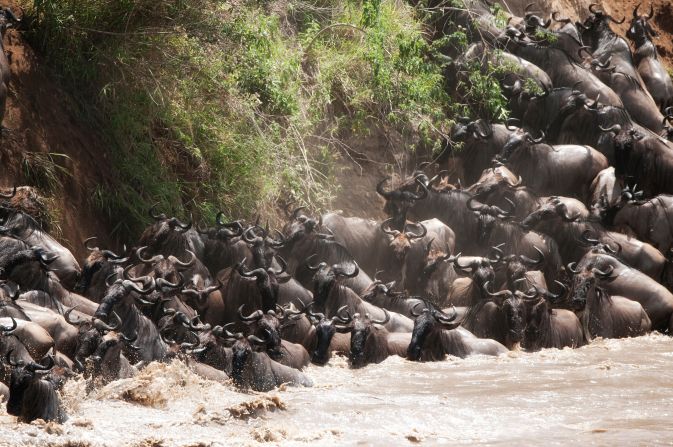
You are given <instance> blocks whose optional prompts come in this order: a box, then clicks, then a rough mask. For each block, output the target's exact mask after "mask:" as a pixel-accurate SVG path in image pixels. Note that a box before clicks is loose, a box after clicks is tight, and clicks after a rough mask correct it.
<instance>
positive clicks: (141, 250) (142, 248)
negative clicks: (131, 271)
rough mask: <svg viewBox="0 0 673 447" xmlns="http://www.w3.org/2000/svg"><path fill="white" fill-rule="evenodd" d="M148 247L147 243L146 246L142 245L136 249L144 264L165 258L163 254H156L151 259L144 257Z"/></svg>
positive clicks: (139, 258)
mask: <svg viewBox="0 0 673 447" xmlns="http://www.w3.org/2000/svg"><path fill="white" fill-rule="evenodd" d="M145 249H147V245H145V246H144V247H140V248H139V249H137V250H136V257H137V258H138V260H139V261H140V262H142V263H144V264H154V263H155V262H157V261H159V260H161V259H162V258H163V256H162V255H154V256H152V257H151V258H149V259H145V258H143V251H144V250H145Z"/></svg>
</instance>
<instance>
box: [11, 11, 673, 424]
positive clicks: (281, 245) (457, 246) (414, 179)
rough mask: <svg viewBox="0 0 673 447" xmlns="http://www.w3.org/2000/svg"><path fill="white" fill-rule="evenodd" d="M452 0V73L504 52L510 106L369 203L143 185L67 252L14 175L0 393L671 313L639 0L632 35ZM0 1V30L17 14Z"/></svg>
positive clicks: (485, 345) (542, 338) (291, 380)
mask: <svg viewBox="0 0 673 447" xmlns="http://www.w3.org/2000/svg"><path fill="white" fill-rule="evenodd" d="M467 3H468V4H467V7H468V12H469V13H468V12H465V11H452V12H449V13H447V14H449V15H450V16H451V17H450V19H451V21H452V23H455V24H462V25H463V26H464V27H465V28H466V29H467V30H468V31H469V35H470V36H473V37H474V40H475V42H476V43H474V44H473V45H472V46H471V47H470V48H468V50H467V51H465V52H464V53H463V54H461V55H456V57H455V58H454V59H453V60H452V68H453V70H454V72H455V73H454V76H453V81H454V82H457V81H458V80H459V78H460V76H461V73H463V71H461V70H460V67H461V66H463V65H464V64H471V63H474V61H478V62H484V61H487V62H488V64H491V65H493V64H496V65H497V64H502V70H499V71H498V73H499V76H500V78H499V81H500V82H501V84H502V87H503V91H504V92H506V95H507V97H508V100H509V104H510V108H511V110H512V116H511V117H510V119H508V120H507V121H506V122H505V123H489V122H487V121H486V120H485V119H481V118H479V117H472V118H460V119H458V120H457V122H456V124H455V126H454V128H453V131H452V134H451V141H450V144H447V148H446V152H445V156H444V157H442V158H441V159H440V161H439V162H438V163H425V164H423V165H421V166H419V167H418V168H417V169H416V170H415V171H414V172H413V173H412V174H411V175H409V176H407V177H404V178H400V179H396V181H395V182H393V181H392V179H391V178H383V179H382V180H381V181H380V182H379V184H378V185H377V187H376V192H377V193H378V194H379V195H380V196H381V198H382V199H383V200H384V202H385V203H384V205H383V210H384V212H385V213H386V214H387V215H388V218H387V219H385V220H382V221H375V220H371V219H368V218H366V217H345V216H343V215H341V214H339V213H326V214H317V213H313V212H311V211H310V210H308V209H307V208H305V207H298V208H295V209H294V210H291V209H290V207H289V206H288V207H286V208H285V212H286V222H285V225H284V226H283V228H282V229H279V230H273V231H271V230H270V229H269V228H268V226H263V225H260V224H259V222H256V223H250V222H246V221H244V220H234V221H231V222H228V221H226V220H225V218H224V216H225V214H224V213H220V214H218V215H217V218H216V219H215V222H213V224H212V226H205V227H202V226H200V225H194V224H193V222H192V220H191V219H190V220H189V221H182V220H180V219H178V218H176V217H172V216H168V215H166V214H164V213H161V212H158V211H157V210H156V209H155V208H156V207H153V208H152V209H151V210H150V211H149V215H150V216H151V219H152V221H153V223H152V224H151V225H149V226H148V227H147V229H146V230H145V231H144V232H143V234H142V235H141V236H140V238H139V240H138V242H137V243H135V244H132V246H130V247H129V248H128V249H127V248H124V250H123V251H121V252H119V253H116V252H115V251H113V250H107V249H103V248H100V247H98V246H97V245H98V244H97V243H96V241H97V240H96V238H94V237H92V238H89V239H87V240H86V241H84V246H85V247H86V249H87V250H88V251H89V256H88V257H87V258H86V259H85V260H84V261H83V264H82V267H80V264H79V263H78V261H77V260H76V259H75V257H74V256H73V255H72V253H71V252H70V251H69V250H68V249H66V248H65V247H63V246H62V245H61V244H59V243H58V242H57V241H56V240H55V239H54V238H53V237H51V236H50V235H49V234H48V232H47V231H45V230H44V229H43V227H42V225H41V224H40V223H39V222H38V221H37V220H36V219H35V218H34V217H32V216H31V215H29V214H27V213H26V212H24V211H22V209H21V206H20V200H19V198H18V196H17V191H19V190H23V189H25V187H22V188H20V189H19V188H14V189H13V190H10V191H7V190H5V191H4V192H3V193H2V194H1V195H0V219H1V220H0V223H1V224H0V281H1V283H0V299H1V300H2V303H1V305H0V356H1V358H2V362H1V365H0V381H1V382H2V385H1V386H0V388H2V389H1V390H0V391H1V392H2V393H3V394H4V395H5V396H6V398H7V411H8V412H9V413H10V414H12V415H15V416H18V417H19V418H20V419H21V420H23V421H27V422H29V421H32V420H34V419H37V418H41V419H44V420H55V421H58V422H62V421H64V420H66V419H67V415H66V413H65V411H64V408H63V406H62V404H61V403H60V401H59V396H58V390H59V389H60V388H61V387H62V386H63V384H64V383H65V382H66V381H67V380H69V379H70V378H72V377H73V376H76V375H80V374H81V375H83V376H84V377H85V378H86V379H87V381H88V384H89V387H90V388H92V387H96V386H101V385H104V384H106V383H109V382H111V381H114V380H117V379H120V378H128V377H132V376H134V375H135V374H137V373H138V371H139V370H140V369H142V368H143V367H145V366H146V365H147V364H149V363H150V362H154V361H159V362H165V361H170V360H173V359H179V360H181V361H183V362H185V363H186V364H187V365H188V366H189V367H190V368H191V369H192V370H193V371H194V372H195V373H196V374H199V375H201V376H203V377H205V378H208V379H211V380H220V381H228V380H232V381H233V383H234V384H235V385H236V386H238V387H240V388H244V389H248V388H250V389H253V390H258V391H265V390H269V389H272V388H274V387H277V386H279V385H281V384H291V385H299V386H311V385H312V380H311V379H310V377H309V376H308V375H307V374H306V371H305V369H306V367H307V366H308V365H309V364H311V363H312V364H314V365H319V366H322V365H326V364H329V362H330V361H331V359H332V357H333V356H334V355H344V356H346V357H347V358H348V362H349V365H350V366H351V367H353V368H361V367H365V366H366V365H368V364H372V363H380V362H382V361H384V360H385V359H386V358H387V357H389V356H394V355H396V356H400V357H404V358H407V359H408V360H411V361H441V360H443V359H445V358H446V357H447V356H457V357H466V356H469V355H474V354H481V355H500V354H502V353H504V352H507V351H508V350H511V349H524V350H528V351H534V350H539V349H544V348H565V347H569V348H576V347H580V346H582V345H584V344H586V343H590V342H591V341H592V340H593V339H594V338H596V337H629V336H638V335H642V334H646V333H648V332H650V331H653V330H654V331H660V332H663V333H671V331H673V294H671V290H672V289H673V270H672V268H671V255H672V249H673V224H672V222H673V220H672V219H671V217H672V216H671V213H673V198H672V196H670V195H669V194H672V193H673V144H672V143H671V142H670V141H669V140H668V138H669V137H672V136H673V130H672V128H671V125H670V123H669V120H672V119H673V88H672V87H671V80H670V77H668V74H667V73H666V70H665V69H664V68H663V66H662V64H661V62H660V60H659V58H658V56H657V53H656V47H655V46H654V45H653V43H652V38H654V37H655V34H656V33H655V32H654V30H653V28H652V27H651V25H650V24H649V22H648V21H649V20H651V19H652V17H653V14H654V12H653V10H652V8H650V10H649V13H648V14H646V15H641V14H639V8H638V7H637V8H636V9H635V10H634V11H633V18H632V23H631V26H630V27H629V31H628V33H627V37H628V38H630V39H631V40H632V41H633V42H634V47H633V48H634V50H633V51H632V50H631V47H630V46H629V44H628V43H627V42H626V40H624V39H623V38H621V37H620V36H618V35H616V34H615V33H614V32H613V31H612V30H611V28H610V24H611V23H612V22H617V23H621V22H620V21H617V20H616V19H615V18H613V17H611V16H610V15H609V14H607V13H605V12H604V11H602V10H601V9H599V7H598V6H597V5H592V6H591V7H590V11H589V12H590V14H589V16H588V18H587V19H586V20H585V21H584V22H573V21H572V20H570V19H565V18H560V17H559V15H558V14H556V13H554V14H553V15H552V17H551V18H549V19H546V20H545V19H543V18H542V17H540V16H538V15H537V14H535V13H534V12H532V9H531V8H526V13H525V16H524V17H513V18H512V19H511V20H510V21H509V22H508V24H507V26H506V27H505V28H502V29H500V28H498V27H497V26H496V25H495V24H496V20H495V17H494V16H493V15H492V13H491V10H490V9H489V7H488V5H487V4H486V3H481V2H478V1H472V0H470V1H467ZM475 14H476V16H477V17H478V20H472V18H473V17H474V15H475ZM0 18H2V20H4V22H2V23H0V26H2V29H1V30H2V31H4V29H5V28H6V27H7V26H8V25H9V24H11V23H13V22H16V21H17V19H16V17H15V16H14V15H13V14H11V11H9V10H7V9H5V10H3V14H2V17H0ZM477 37H478V41H477ZM513 62H514V63H513ZM0 71H2V74H3V80H5V78H7V79H6V82H4V85H5V86H6V85H7V84H8V82H9V80H8V77H5V76H4V75H5V74H6V73H5V70H4V68H3V66H2V60H0ZM448 81H449V82H450V81H451V79H448ZM0 95H2V91H0ZM447 143H449V142H447ZM459 146H460V150H458V149H459ZM444 164H447V165H446V166H444ZM448 164H450V166H451V168H452V169H451V170H450V171H447V169H446V168H448V167H449V166H448ZM449 172H450V174H449ZM463 184H465V185H466V186H465V187H463V186H462V185H463Z"/></svg>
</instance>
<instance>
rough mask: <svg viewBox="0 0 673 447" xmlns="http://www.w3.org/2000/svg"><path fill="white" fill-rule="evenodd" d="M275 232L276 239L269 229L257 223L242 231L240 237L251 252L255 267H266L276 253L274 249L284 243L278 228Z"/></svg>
mask: <svg viewBox="0 0 673 447" xmlns="http://www.w3.org/2000/svg"><path fill="white" fill-rule="evenodd" d="M275 233H276V235H277V236H278V238H277V239H274V238H272V237H271V236H270V235H269V231H268V230H267V229H266V228H262V227H260V226H259V225H254V226H252V227H250V228H248V229H246V230H245V231H244V232H243V236H242V238H243V240H244V241H245V242H246V243H247V244H248V247H249V248H250V251H251V252H252V260H253V266H254V267H255V268H268V267H269V266H270V265H271V262H272V260H273V256H274V255H275V254H276V249H278V248H281V247H283V246H284V245H285V242H286V241H285V236H284V235H283V234H282V233H281V232H280V231H278V230H276V231H275Z"/></svg>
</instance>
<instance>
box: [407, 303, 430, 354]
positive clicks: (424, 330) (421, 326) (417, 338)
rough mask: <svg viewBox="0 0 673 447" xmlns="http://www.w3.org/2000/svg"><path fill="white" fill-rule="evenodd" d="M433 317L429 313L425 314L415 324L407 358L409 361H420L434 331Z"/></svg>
mask: <svg viewBox="0 0 673 447" xmlns="http://www.w3.org/2000/svg"><path fill="white" fill-rule="evenodd" d="M432 320H433V317H432V316H431V315H430V313H429V312H424V313H422V314H421V315H419V316H418V317H416V321H415V322H414V329H413V331H412V332H411V342H410V343H409V347H408V348H407V358H408V359H409V360H420V359H421V355H422V354H423V345H424V344H425V339H426V338H427V336H428V334H429V333H430V332H431V331H432V328H433V325H434V324H435V323H434V321H432Z"/></svg>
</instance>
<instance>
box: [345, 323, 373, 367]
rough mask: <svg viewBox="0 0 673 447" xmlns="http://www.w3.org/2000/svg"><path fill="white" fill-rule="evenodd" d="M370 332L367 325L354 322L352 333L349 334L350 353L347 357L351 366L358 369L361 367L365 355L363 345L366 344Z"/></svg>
mask: <svg viewBox="0 0 673 447" xmlns="http://www.w3.org/2000/svg"><path fill="white" fill-rule="evenodd" d="M370 330H371V329H370V327H369V326H368V325H367V324H365V323H363V322H361V321H356V322H355V324H354V326H353V331H352V332H351V352H350V354H349V356H348V359H349V361H350V363H351V366H354V367H358V366H361V365H362V363H363V361H364V355H365V343H366V342H367V337H368V336H369V331H370Z"/></svg>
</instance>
